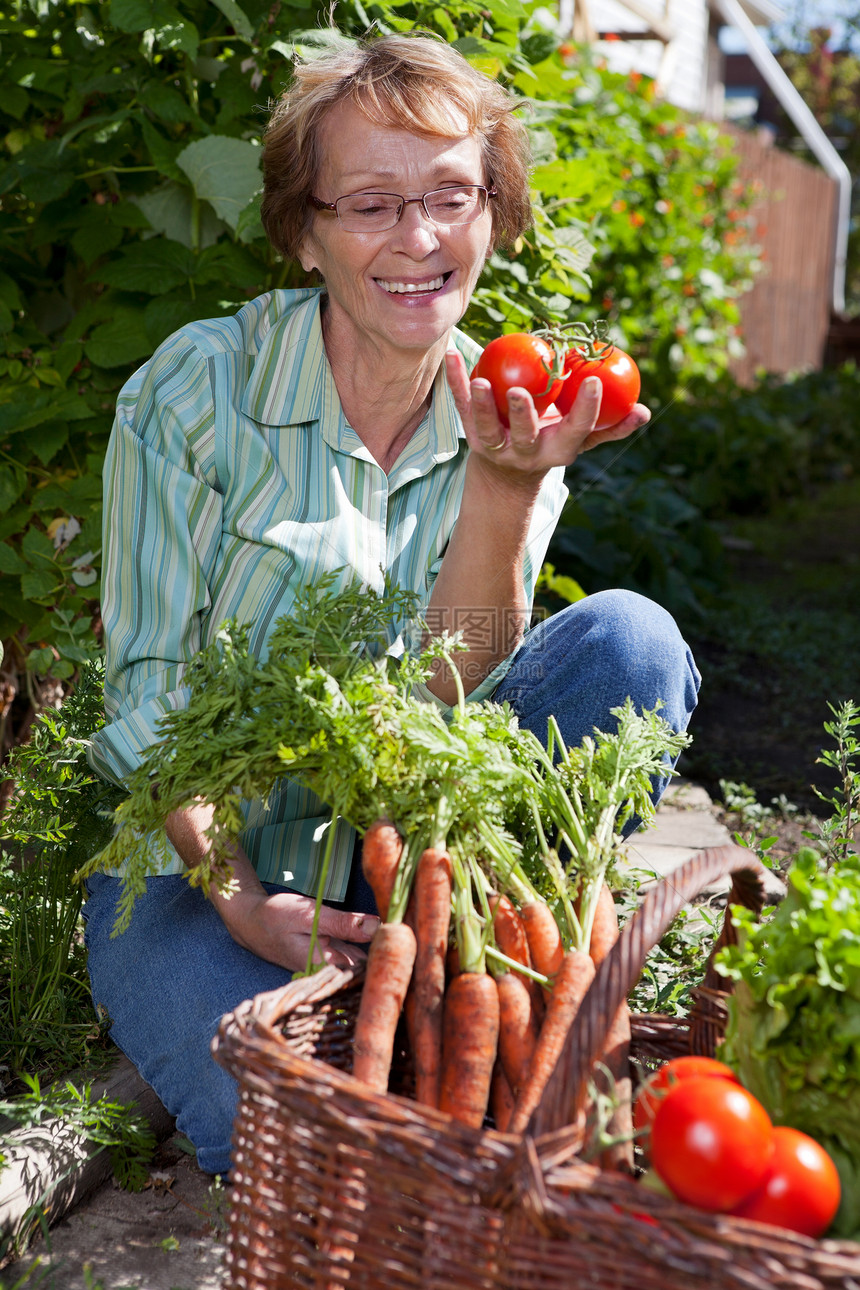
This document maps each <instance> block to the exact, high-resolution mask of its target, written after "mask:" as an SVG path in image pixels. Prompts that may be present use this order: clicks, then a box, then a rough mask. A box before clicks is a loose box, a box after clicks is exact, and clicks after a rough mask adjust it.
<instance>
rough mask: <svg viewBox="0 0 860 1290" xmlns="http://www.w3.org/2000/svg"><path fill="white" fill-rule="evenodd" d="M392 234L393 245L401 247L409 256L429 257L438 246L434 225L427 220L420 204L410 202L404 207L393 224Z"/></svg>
mask: <svg viewBox="0 0 860 1290" xmlns="http://www.w3.org/2000/svg"><path fill="white" fill-rule="evenodd" d="M392 234H393V239H394V241H395V243H396V244H398V245H401V246H402V247H403V250H405V251H408V253H409V254H410V255H415V254H419V255H421V256H425V255H429V254H430V253H431V251H435V250H436V249H437V248H438V246H439V233H438V230H437V228H436V225H435V224H434V223H433V221H432V220H430V219H428V218H427V214H426V212H425V210H424V207H423V206H422V205H421V202H410V203H409V204H408V205H406V206H404V208H403V214H402V215H401V216H400V219H399V220H398V222H397V223H396V224H395V226H394V228H393V230H392Z"/></svg>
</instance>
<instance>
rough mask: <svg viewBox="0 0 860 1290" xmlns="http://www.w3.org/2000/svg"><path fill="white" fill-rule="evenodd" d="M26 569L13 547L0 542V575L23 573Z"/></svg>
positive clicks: (24, 561)
mask: <svg viewBox="0 0 860 1290" xmlns="http://www.w3.org/2000/svg"><path fill="white" fill-rule="evenodd" d="M26 568H27V562H26V560H22V559H21V557H20V555H19V554H18V552H17V551H16V550H15V548H14V547H12V546H10V545H9V543H8V542H0V573H23V572H24V571H25V569H26Z"/></svg>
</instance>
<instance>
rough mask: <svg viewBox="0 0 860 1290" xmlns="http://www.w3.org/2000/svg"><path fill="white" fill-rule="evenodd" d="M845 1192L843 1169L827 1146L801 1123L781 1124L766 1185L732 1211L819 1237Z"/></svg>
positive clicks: (831, 1218) (775, 1132) (774, 1143)
mask: <svg viewBox="0 0 860 1290" xmlns="http://www.w3.org/2000/svg"><path fill="white" fill-rule="evenodd" d="M840 1194H841V1189H840V1185H839V1174H838V1173H837V1172H836V1166H835V1165H834V1163H833V1161H832V1160H831V1159H830V1157H829V1156H828V1154H827V1152H826V1151H825V1150H824V1148H823V1147H820V1146H819V1145H818V1143H817V1142H816V1141H815V1139H814V1138H810V1137H807V1135H806V1134H805V1133H800V1132H799V1130H797V1129H789V1128H787V1127H785V1126H783V1125H777V1126H776V1128H775V1129H774V1131H773V1159H772V1160H771V1164H770V1170H769V1172H768V1174H767V1176H766V1177H765V1180H764V1183H763V1185H762V1186H761V1187H760V1188H759V1189H758V1191H755V1192H753V1194H752V1195H751V1196H748V1197H747V1199H746V1200H745V1201H743V1202H742V1203H741V1204H740V1205H738V1206H737V1207H736V1208H735V1209H733V1210H732V1213H733V1214H737V1215H739V1216H740V1217H741V1218H754V1219H755V1220H756V1222H758V1223H771V1224H772V1225H773V1226H774V1227H787V1228H789V1230H790V1231H792V1232H800V1233H801V1234H802V1235H803V1236H813V1237H819V1236H823V1235H824V1233H825V1232H826V1231H827V1229H828V1227H829V1226H830V1224H831V1223H832V1222H833V1219H834V1217H835V1215H836V1211H837V1209H838V1208H839V1197H840Z"/></svg>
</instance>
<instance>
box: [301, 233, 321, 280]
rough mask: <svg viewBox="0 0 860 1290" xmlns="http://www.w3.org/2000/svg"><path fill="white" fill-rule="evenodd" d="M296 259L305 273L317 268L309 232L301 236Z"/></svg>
mask: <svg viewBox="0 0 860 1290" xmlns="http://www.w3.org/2000/svg"><path fill="white" fill-rule="evenodd" d="M298 261H299V264H300V265H301V266H302V268H303V269H304V271H305V273H312V272H313V271H314V269H318V268H319V265H318V264H317V258H316V256H315V254H314V250H313V247H312V246H311V237H310V234H309V233H306V234H305V236H304V237H303V238H302V241H301V245H300V246H299V252H298Z"/></svg>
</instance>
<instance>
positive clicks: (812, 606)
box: [681, 479, 860, 814]
mask: <svg viewBox="0 0 860 1290" xmlns="http://www.w3.org/2000/svg"><path fill="white" fill-rule="evenodd" d="M727 544H728V545H729V552H728V555H729V564H730V580H729V585H728V589H727V591H726V593H725V595H724V596H723V597H722V598H721V600H720V601H719V603H718V604H717V605H715V606H714V607H713V609H712V610H711V611H710V612H709V613H708V615H707V618H706V619H704V620H699V621H693V622H686V623H682V627H683V629H684V631H685V634H686V636H687V639H688V640H689V641H690V643H691V645H692V647H693V650H694V653H695V655H696V659H697V662H698V664H699V668H700V670H701V672H702V676H703V683H702V690H701V694H700V702H699V707H698V709H697V711H696V713H695V715H694V718H693V721H692V723H691V727H690V733H691V735H692V736H693V744H692V746H691V748H690V749H689V751H688V752H687V753H686V754H685V755H684V758H683V759H682V762H681V769H682V772H683V774H684V775H685V776H687V777H688V778H690V779H693V780H696V781H697V782H699V783H701V784H702V785H703V786H704V787H705V788H706V789H707V790H708V792H709V793H710V794H711V796H712V798H714V800H715V801H720V800H722V799H723V797H724V794H723V790H722V789H721V786H720V781H721V780H722V781H727V780H732V781H735V782H741V783H745V784H747V785H749V786H750V787H751V788H752V789H753V790H754V793H755V797H756V799H757V800H758V801H759V802H760V803H762V804H763V805H767V806H769V805H771V803H773V802H774V801H775V800H776V801H777V802H779V800H780V799H784V800H786V801H787V802H788V803H791V804H793V805H795V806H796V807H798V808H799V809H800V810H801V811H804V812H811V813H813V814H815V813H818V814H821V813H822V812H823V813H824V814H829V811H828V810H827V808H826V807H824V806H823V805H822V803H821V801H820V799H819V798H818V797H817V796H816V793H815V791H814V787H813V786H815V787H818V788H819V789H822V790H825V791H829V792H832V791H833V789H834V787H835V783H836V781H835V778H834V776H833V773H832V772H831V771H829V769H828V768H827V767H824V766H822V765H820V764H818V758H819V757H820V755H821V751H822V749H823V748H831V747H833V746H834V745H833V740H832V739H831V738H830V737H829V736H828V735H827V734H826V732H825V730H824V723H825V722H826V721H829V720H831V719H832V713H831V712H830V709H829V706H828V705H834V706H835V705H838V704H840V703H842V702H844V701H846V700H849V699H850V700H855V701H857V702H860V651H858V648H857V642H858V639H860V480H858V479H854V480H852V479H849V480H844V481H841V482H838V483H835V484H833V485H831V486H829V487H828V488H826V489H822V490H820V492H819V493H818V494H817V495H816V496H814V497H811V498H808V499H804V500H803V501H800V502H793V503H791V504H789V505H786V506H784V507H783V508H781V509H780V510H779V511H778V512H776V513H774V514H772V515H769V516H768V517H766V518H760V519H745V520H742V521H738V522H737V523H736V524H734V525H733V526H732V531H731V533H730V534H729V535H728V536H727ZM777 813H778V808H777Z"/></svg>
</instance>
